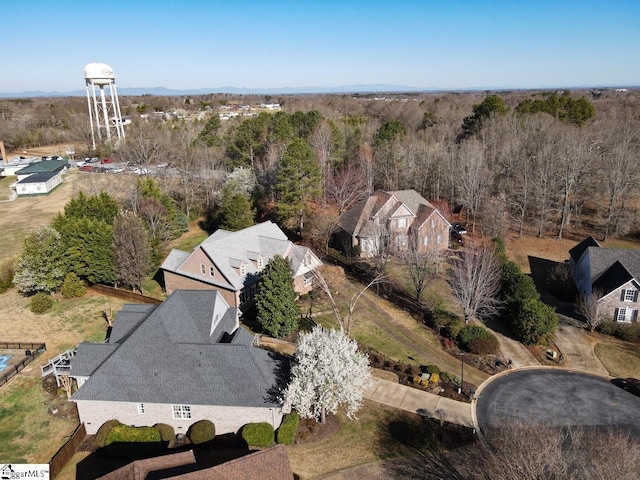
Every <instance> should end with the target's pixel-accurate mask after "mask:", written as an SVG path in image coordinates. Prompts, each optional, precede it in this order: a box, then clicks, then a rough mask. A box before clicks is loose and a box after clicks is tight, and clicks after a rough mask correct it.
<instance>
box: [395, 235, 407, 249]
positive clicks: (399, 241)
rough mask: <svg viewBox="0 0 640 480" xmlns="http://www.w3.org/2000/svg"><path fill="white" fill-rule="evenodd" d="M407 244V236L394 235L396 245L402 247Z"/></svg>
mask: <svg viewBox="0 0 640 480" xmlns="http://www.w3.org/2000/svg"><path fill="white" fill-rule="evenodd" d="M406 245H407V236H406V235H396V246H397V247H404V246H406Z"/></svg>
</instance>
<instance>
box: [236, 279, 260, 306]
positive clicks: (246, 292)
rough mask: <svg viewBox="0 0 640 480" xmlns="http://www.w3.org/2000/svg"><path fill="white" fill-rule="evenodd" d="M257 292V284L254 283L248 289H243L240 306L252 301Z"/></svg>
mask: <svg viewBox="0 0 640 480" xmlns="http://www.w3.org/2000/svg"><path fill="white" fill-rule="evenodd" d="M256 290H257V289H256V284H255V283H252V284H251V285H249V286H248V287H246V288H244V289H242V290H241V291H240V304H243V303H245V302H250V301H252V300H253V297H254V296H255V294H256Z"/></svg>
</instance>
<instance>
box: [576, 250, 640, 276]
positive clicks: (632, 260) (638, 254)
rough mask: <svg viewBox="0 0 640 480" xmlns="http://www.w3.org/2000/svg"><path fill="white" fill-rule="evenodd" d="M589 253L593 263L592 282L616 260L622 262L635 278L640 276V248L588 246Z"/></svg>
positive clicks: (591, 263)
mask: <svg viewBox="0 0 640 480" xmlns="http://www.w3.org/2000/svg"><path fill="white" fill-rule="evenodd" d="M587 254H588V255H589V263H590V265H591V283H594V282H595V281H596V280H597V279H598V277H600V275H602V274H603V273H604V272H606V271H607V270H608V269H609V268H610V267H611V266H612V265H613V264H614V263H615V262H620V264H621V265H622V266H623V267H624V268H625V269H626V270H627V272H629V273H630V274H631V275H632V276H633V277H634V278H640V250H624V249H620V248H600V247H587Z"/></svg>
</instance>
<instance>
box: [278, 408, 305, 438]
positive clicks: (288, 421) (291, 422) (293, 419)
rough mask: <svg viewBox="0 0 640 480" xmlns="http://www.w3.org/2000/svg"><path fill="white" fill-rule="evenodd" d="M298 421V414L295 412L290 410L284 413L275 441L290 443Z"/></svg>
mask: <svg viewBox="0 0 640 480" xmlns="http://www.w3.org/2000/svg"><path fill="white" fill-rule="evenodd" d="M299 422H300V416H299V415H298V414H297V413H296V412H291V413H289V414H287V415H285V416H284V418H283V419H282V423H281V424H280V427H279V428H278V433H277V436H276V441H277V442H278V443H284V444H285V445H291V444H292V443H293V439H294V438H295V436H296V430H297V429H298V423H299Z"/></svg>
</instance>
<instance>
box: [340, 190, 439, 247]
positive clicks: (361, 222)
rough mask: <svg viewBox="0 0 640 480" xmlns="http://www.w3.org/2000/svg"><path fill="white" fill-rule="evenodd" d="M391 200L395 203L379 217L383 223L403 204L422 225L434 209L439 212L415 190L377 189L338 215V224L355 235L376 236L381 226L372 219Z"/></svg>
mask: <svg viewBox="0 0 640 480" xmlns="http://www.w3.org/2000/svg"><path fill="white" fill-rule="evenodd" d="M389 201H392V202H394V204H393V206H392V207H391V208H390V209H389V211H388V212H387V213H386V215H384V217H382V216H381V217H380V218H379V220H380V222H381V223H383V222H384V221H386V220H387V218H388V217H390V216H393V215H394V213H396V212H397V211H398V210H399V209H400V208H402V206H404V207H406V208H407V209H408V210H409V211H410V213H411V214H412V215H413V216H414V217H416V218H417V219H418V221H419V225H422V223H424V221H425V220H426V219H427V218H428V217H429V216H430V215H431V214H432V213H433V212H434V211H435V212H438V209H437V208H436V207H434V206H433V205H432V204H431V203H429V201H427V200H426V199H425V198H424V197H423V196H422V195H420V194H419V193H418V192H416V191H415V190H394V191H390V192H385V191H384V190H376V191H375V192H373V193H372V194H371V195H370V196H369V197H368V198H366V199H364V200H362V201H361V202H359V203H357V204H356V205H355V206H354V207H352V208H350V209H349V210H346V211H345V212H342V214H340V216H339V217H338V226H339V227H340V228H342V229H343V230H344V231H346V232H347V233H349V234H351V235H352V236H354V237H358V236H364V237H368V236H376V235H378V234H379V228H377V227H376V225H375V222H373V221H372V220H371V219H372V218H373V217H375V216H377V215H379V214H380V213H381V209H382V208H383V207H384V206H385V205H387V204H388V202H389ZM438 213H439V212H438ZM439 214H440V213H439ZM440 216H442V214H440ZM442 218H444V217H442ZM445 220H446V219H445ZM447 223H448V222H447Z"/></svg>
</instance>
